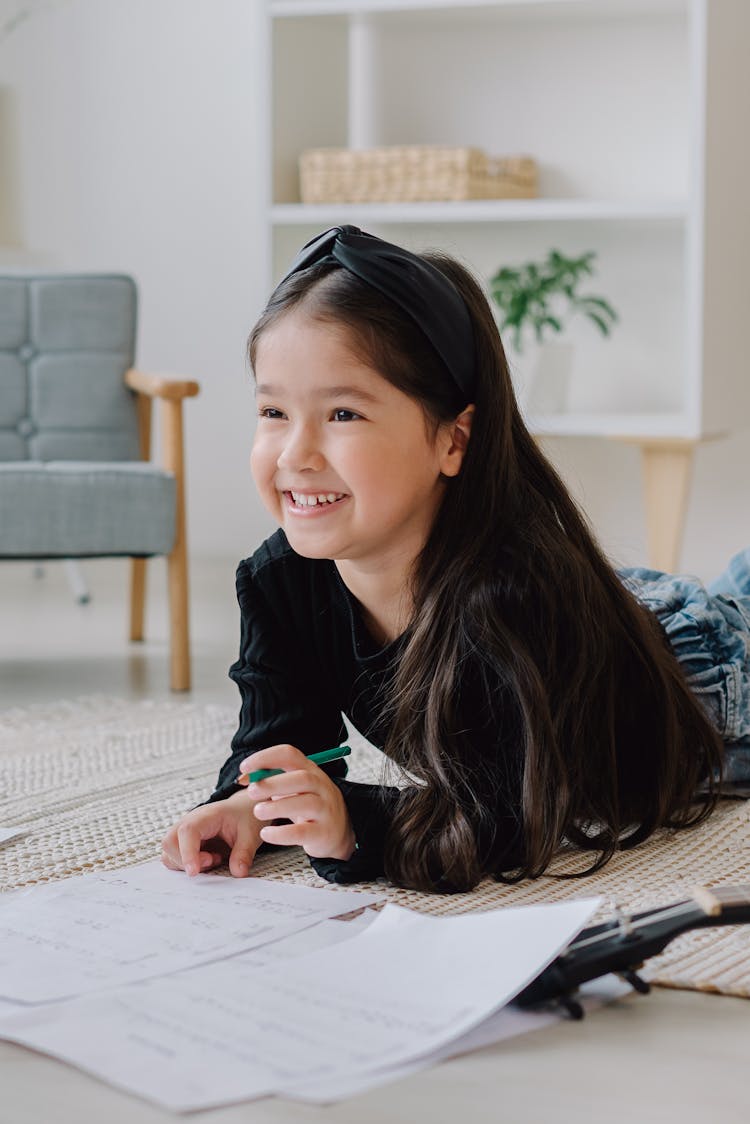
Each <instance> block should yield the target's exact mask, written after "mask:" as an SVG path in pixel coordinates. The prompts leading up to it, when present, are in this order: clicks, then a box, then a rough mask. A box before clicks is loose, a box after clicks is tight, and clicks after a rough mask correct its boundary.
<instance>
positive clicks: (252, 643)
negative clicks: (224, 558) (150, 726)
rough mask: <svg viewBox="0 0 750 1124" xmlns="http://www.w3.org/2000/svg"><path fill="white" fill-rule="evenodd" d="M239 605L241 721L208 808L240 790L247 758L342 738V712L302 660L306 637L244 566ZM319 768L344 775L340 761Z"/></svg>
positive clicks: (234, 673)
mask: <svg viewBox="0 0 750 1124" xmlns="http://www.w3.org/2000/svg"><path fill="white" fill-rule="evenodd" d="M237 600H238V601H239V605H240V612H241V630H240V653H239V658H238V660H237V661H236V663H234V664H233V665H232V667H231V668H230V670H229V675H230V678H231V679H233V680H234V682H235V683H236V684H237V686H238V688H239V691H240V697H241V708H240V720H239V726H238V729H237V732H236V733H235V735H234V737H233V738H232V744H231V750H232V752H231V754H230V756H229V757H228V758H227V760H226V761H225V762H224V764H223V765H222V767H221V770H220V772H219V778H218V781H217V783H216V789H215V791H214V792H213V793H212V795H211V797H210V798H209V801H208V803H211V802H212V801H214V800H223V799H226V797H227V796H231V795H232V793H234V792H237V791H238V789H239V785H237V784H236V783H235V781H236V778H237V775H238V773H239V766H240V762H241V761H243V760H244V758H245V757H247V756H248V755H249V754H251V753H255V752H257V751H258V750H260V749H267V748H268V746H271V745H279V744H282V743H288V744H290V745H294V746H297V748H298V749H301V750H302V752H303V753H306V754H310V753H315V752H317V751H318V750H321V749H331V748H332V747H333V746H336V745H339V744H340V743H341V742H342V741H343V740H344V738H345V736H346V727H345V725H344V722H343V719H342V717H341V711H340V710H339V709H338V707H337V706H336V703H335V701H334V699H333V698H332V696H330V695H329V694H328V693H327V691H326V690H325V685H324V682H323V677H322V676H318V675H316V674H315V667H314V661H311V660H310V659H309V658H306V646H305V643H304V638H303V637H298V636H294V635H292V634H291V633H290V631H289V628H288V627H287V626H286V625H285V624H284V622H282V621H281V619H280V618H279V616H278V615H277V614H275V613H274V612H273V610H272V608H271V606H270V605H269V603H268V600H267V597H266V596H265V595H264V593H263V591H262V589H261V588H260V585H259V583H258V582H257V581H256V579H255V578H254V576H253V573H252V571H251V569H250V566H249V564H248V563H247V562H242V563H240V566H239V568H238V570H237ZM323 768H324V769H325V771H326V772H327V773H328V774H329V776H332V777H334V778H336V777H343V776H345V774H346V762H345V761H344V760H340V761H333V762H331V763H330V764H329V765H325V766H323Z"/></svg>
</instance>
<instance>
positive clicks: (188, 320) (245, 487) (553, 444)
mask: <svg viewBox="0 0 750 1124" xmlns="http://www.w3.org/2000/svg"><path fill="white" fill-rule="evenodd" d="M22 9H27V10H29V12H30V13H31V14H30V15H29V16H28V18H26V19H24V20H23V21H21V22H19V23H17V25H16V26H15V27H14V28H13V29H12V30H10V31H9V32H7V33H6V34H5V36H4V38H0V192H4V201H2V202H0V243H5V245H6V247H8V246H10V244H11V243H14V242H15V244H16V245H17V246H18V247H21V250H18V251H13V250H12V249H9V248H6V249H5V250H3V249H2V248H0V267H2V265H3V263H4V262H5V263H7V262H12V261H23V262H26V263H30V264H34V263H37V262H38V263H39V264H40V265H42V266H43V265H54V266H55V267H63V268H69V269H102V270H124V271H127V272H130V273H132V274H133V275H134V276H135V277H136V279H137V280H138V283H139V286H140V292H141V323H140V335H139V364H140V365H141V366H142V367H144V368H145V369H151V370H161V371H174V372H178V373H182V374H185V375H189V376H192V377H195V378H197V379H199V380H200V381H201V383H202V386H203V393H202V395H201V397H200V398H198V399H196V400H193V401H191V402H188V403H187V404H186V416H187V445H188V458H189V479H188V500H189V534H190V540H191V545H192V549H193V551H194V553H196V554H203V555H227V556H231V557H240V556H241V555H243V554H246V553H248V552H249V550H250V549H251V548H252V547H253V545H254V544H255V543H256V542H257V541H258V540H259V539H260V538H261V537H262V535H264V534H265V533H267V531H268V530H269V528H270V524H269V522H268V520H267V519H266V517H265V516H264V515H263V514H262V512H261V509H260V506H259V504H258V502H257V501H256V500H255V498H254V496H253V493H252V486H251V483H250V478H249V472H248V468H247V455H248V450H249V444H250V439H251V434H252V427H253V407H252V399H251V396H250V391H249V383H248V375H247V371H246V366H245V360H244V346H245V339H246V336H247V332H248V329H249V327H250V325H251V324H252V321H253V319H254V317H255V315H256V313H257V311H258V310H259V307H260V305H261V303H262V299H263V296H264V291H263V290H264V286H265V278H264V276H263V266H262V255H261V254H260V251H259V247H260V245H261V241H262V199H263V186H264V185H263V184H262V182H261V178H260V171H261V168H262V160H261V149H260V143H261V137H262V129H263V125H262V122H263V114H264V112H265V109H266V107H265V106H264V102H263V99H264V88H263V85H262V81H261V77H262V66H261V63H262V61H263V60H262V59H261V58H260V52H261V50H262V42H263V40H262V35H261V20H262V0H58V3H54V0H51V2H47V3H43V2H42V0H37V3H36V5H34V3H33V0H27V2H26V3H24V2H23V0H0V29H2V27H3V26H7V21H8V20H10V19H11V17H12V16H13V15H14V14H15V13H18V12H20V11H21V10H22ZM1 34H2V32H1V30H0V35H1ZM738 221H746V220H745V217H744V216H738ZM737 283H738V284H739V285H743V286H746V285H747V282H746V280H745V279H744V278H738V279H737ZM748 374H749V375H750V372H748ZM546 447H547V449H548V451H549V452H550V454H551V456H552V458H553V460H554V461H555V463H556V464H557V465H558V466H559V468H560V469H561V471H562V472H563V475H564V477H565V478H566V480H567V481H568V483H569V484H570V486H571V488H572V490H573V492H574V494H575V495H576V496H577V497H578V498H579V499H580V500H581V502H582V503H583V504H584V506H585V507H586V509H587V511H588V513H589V515H590V517H591V519H592V522H593V523H594V526H595V529H596V530H597V532H598V533H599V536H600V538H601V540H602V542H603V544H604V546H605V547H606V548H607V549H608V550H609V551H610V552H611V553H612V555H613V557H614V558H615V559H617V560H618V561H620V562H622V563H624V564H635V563H639V562H644V561H645V555H646V551H645V531H644V521H643V513H642V504H641V486H642V485H641V478H640V465H639V461H638V454H637V451H636V450H635V449H634V448H632V447H629V446H625V445H620V444H618V443H616V442H602V441H595V440H586V441H578V440H562V439H557V440H555V441H549V442H547V446H546ZM749 477H750V451H749V450H748V441H747V434H746V433H741V434H737V435H735V436H733V437H732V438H730V439H728V440H725V441H722V442H717V443H715V444H713V445H707V446H705V447H704V448H702V449H701V450H700V451H699V453H698V456H697V458H696V465H695V477H694V486H693V491H692V497H691V505H690V510H689V514H688V522H687V528H686V537H685V546H684V551H683V559H682V563H683V568H684V569H687V570H691V571H693V572H695V573H699V574H701V575H702V576H703V577H705V578H710V577H711V576H713V575H714V574H715V573H716V572H717V571H718V570H719V569H720V567H721V566H722V564H723V561H724V559H725V557H727V556H728V555H729V554H730V553H731V552H733V551H735V550H738V549H740V548H741V547H742V546H744V545H746V544H747V543H749V542H750V502H749V501H748V491H749V489H748V478H749Z"/></svg>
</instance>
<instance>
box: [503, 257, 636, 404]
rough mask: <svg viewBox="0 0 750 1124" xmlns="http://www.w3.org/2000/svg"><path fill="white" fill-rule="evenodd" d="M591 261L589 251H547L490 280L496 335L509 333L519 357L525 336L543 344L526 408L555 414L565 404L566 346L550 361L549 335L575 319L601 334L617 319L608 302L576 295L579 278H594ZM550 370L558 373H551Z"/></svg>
mask: <svg viewBox="0 0 750 1124" xmlns="http://www.w3.org/2000/svg"><path fill="white" fill-rule="evenodd" d="M595 258H596V254H595V252H594V251H593V250H590V251H588V252H587V253H585V254H581V255H580V257H567V256H566V255H565V254H563V253H561V252H560V251H559V250H550V251H549V253H548V254H547V257H546V258H545V259H544V260H543V261H541V262H533V261H532V262H526V263H525V264H524V265H520V266H503V268H502V269H499V270H498V271H497V273H496V274H495V275H494V276H493V277H492V278H491V279H490V293H491V295H492V299H493V301H494V302H495V304H496V305H497V306H498V308H499V309H500V312H501V319H500V331H501V332H507V331H508V330H509V331H510V333H511V342H512V344H513V347H514V349H515V350H516V351H517V352H518V353H519V354H521V353H522V352H523V349H524V343H525V342H526V341H527V339H528V338H529V337H530V336H531V337H532V338H533V339H535V340H536V342H537V343H538V344H540V345H543V349H542V350H541V351H540V353H539V358H538V363H537V371H536V375H535V377H534V379H533V383H532V386H531V389H530V392H529V402H528V405H529V407H530V408H531V409H532V410H533V411H534V412H541V413H544V412H557V411H559V410H561V409H563V408H564V405H565V398H566V395H567V381H568V378H569V373H570V372H569V369H570V365H571V363H572V354H571V345H567V346H566V347H565V348H564V357H562V358H561V357H560V356H559V355H558V356H557V357H556V358H554V359H553V358H552V350H551V348H550V345H549V343H548V341H549V339H550V337H555V336H558V335H560V334H561V333H562V332H563V331H564V329H565V327H566V325H567V324H568V322H569V321H570V320H571V319H572V317H574V316H576V315H583V316H585V317H586V318H587V319H588V320H590V321H591V323H592V324H594V326H595V327H596V328H597V329H598V331H600V332H601V334H602V335H603V336H608V335H609V333H610V332H611V330H612V328H613V326H614V324H615V323H616V321H617V319H618V317H617V313H616V312H615V310H614V308H613V307H612V305H611V304H610V303H609V301H607V300H605V299H604V298H603V297H596V296H591V295H589V294H581V293H580V292H579V286H580V284H581V282H582V281H583V280H584V278H586V277H591V276H593V273H594V268H593V262H594V260H595ZM562 350H563V348H562V345H560V346H559V347H558V351H562ZM563 365H565V366H567V370H565V371H563V370H562V367H563ZM555 366H557V367H558V368H559V369H558V370H557V371H555V370H554V369H551V368H554V367H555Z"/></svg>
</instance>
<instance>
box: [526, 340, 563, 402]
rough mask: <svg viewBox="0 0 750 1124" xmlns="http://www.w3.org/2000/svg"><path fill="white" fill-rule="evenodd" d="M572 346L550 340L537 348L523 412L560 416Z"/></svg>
mask: <svg viewBox="0 0 750 1124" xmlns="http://www.w3.org/2000/svg"><path fill="white" fill-rule="evenodd" d="M573 353H574V345H573V344H572V343H565V342H563V341H561V340H554V341H550V342H548V343H543V344H541V345H540V347H539V350H538V353H537V359H536V363H535V365H534V367H533V368H532V374H531V380H530V385H529V393H528V396H527V399H526V409H527V411H528V413H530V414H562V413H564V412H565V410H566V409H567V405H568V392H569V390H570V380H571V375H572V373H573Z"/></svg>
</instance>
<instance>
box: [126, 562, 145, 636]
mask: <svg viewBox="0 0 750 1124" xmlns="http://www.w3.org/2000/svg"><path fill="white" fill-rule="evenodd" d="M145 605H146V559H145V558H131V559H130V639H131V640H143V616H144V610H145Z"/></svg>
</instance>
